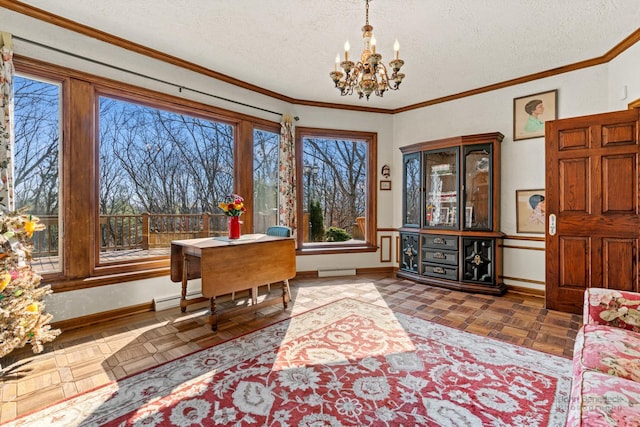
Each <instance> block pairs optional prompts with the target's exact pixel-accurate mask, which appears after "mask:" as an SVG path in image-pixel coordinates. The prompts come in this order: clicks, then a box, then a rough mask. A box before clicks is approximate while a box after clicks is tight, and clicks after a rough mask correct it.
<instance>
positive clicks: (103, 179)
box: [99, 96, 234, 263]
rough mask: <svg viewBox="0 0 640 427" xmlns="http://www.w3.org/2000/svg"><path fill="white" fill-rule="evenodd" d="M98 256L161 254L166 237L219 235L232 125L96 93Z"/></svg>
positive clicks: (230, 166)
mask: <svg viewBox="0 0 640 427" xmlns="http://www.w3.org/2000/svg"><path fill="white" fill-rule="evenodd" d="M99 104H100V114H99V128H100V141H99V142H100V162H99V164H100V166H99V167H100V201H99V206H100V241H101V245H100V261H101V262H103V263H104V262H113V261H122V260H125V259H131V258H139V257H142V256H159V255H164V256H166V255H167V254H168V253H169V246H170V241H171V240H175V239H187V238H197V237H207V236H215V235H220V234H222V233H224V232H225V230H226V222H225V219H226V218H225V216H224V214H223V213H222V212H221V211H219V209H218V207H217V206H218V202H220V201H221V200H222V199H223V198H224V196H225V195H226V194H230V193H232V192H233V188H234V186H233V181H234V155H233V153H234V128H233V126H232V125H230V124H227V123H222V122H217V121H212V120H206V119H202V118H198V117H194V116H190V115H187V114H178V113H174V112H170V111H164V110H161V109H158V108H152V107H147V106H145V105H140V104H135V103H132V102H124V101H121V100H116V99H112V98H108V97H105V96H102V97H100V98H99Z"/></svg>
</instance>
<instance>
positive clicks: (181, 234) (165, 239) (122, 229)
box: [32, 213, 227, 257]
mask: <svg viewBox="0 0 640 427" xmlns="http://www.w3.org/2000/svg"><path fill="white" fill-rule="evenodd" d="M38 218H40V222H41V223H42V224H44V225H45V226H46V228H45V230H44V231H40V232H37V233H35V234H34V235H33V239H32V242H33V246H34V248H33V256H34V257H42V256H55V255H57V254H58V236H59V234H58V232H59V228H58V216H55V215H39V216H38ZM226 230H227V217H226V216H225V215H224V214H210V213H202V214H149V213H144V214H141V215H100V231H99V233H100V234H99V236H100V251H101V252H111V251H121V250H129V249H143V250H149V249H153V248H160V247H168V246H169V244H170V242H171V241H172V240H180V239H195V238H199V237H209V236H220V235H224V234H225V233H226Z"/></svg>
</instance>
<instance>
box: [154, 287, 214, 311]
mask: <svg viewBox="0 0 640 427" xmlns="http://www.w3.org/2000/svg"><path fill="white" fill-rule="evenodd" d="M201 296H202V292H200V291H191V292H187V299H192V298H198V297H201ZM174 307H180V295H179V294H178V295H168V296H164V297H157V298H154V299H153V309H154V311H161V310H166V309H168V308H174Z"/></svg>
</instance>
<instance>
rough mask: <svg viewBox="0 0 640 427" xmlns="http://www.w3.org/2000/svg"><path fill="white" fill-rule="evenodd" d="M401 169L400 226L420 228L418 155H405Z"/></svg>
mask: <svg viewBox="0 0 640 427" xmlns="http://www.w3.org/2000/svg"><path fill="white" fill-rule="evenodd" d="M403 159H404V169H403V181H404V182H403V188H404V197H403V200H404V206H403V209H402V214H403V220H402V225H403V226H405V227H420V153H411V154H405V156H404V157H403Z"/></svg>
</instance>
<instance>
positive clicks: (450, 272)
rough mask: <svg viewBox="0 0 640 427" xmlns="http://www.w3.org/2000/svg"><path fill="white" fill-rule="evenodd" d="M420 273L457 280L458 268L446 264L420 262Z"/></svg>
mask: <svg viewBox="0 0 640 427" xmlns="http://www.w3.org/2000/svg"><path fill="white" fill-rule="evenodd" d="M422 275H423V276H431V277H439V278H441V279H449V280H458V268H457V267H449V266H446V265H438V264H431V263H425V264H422Z"/></svg>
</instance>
